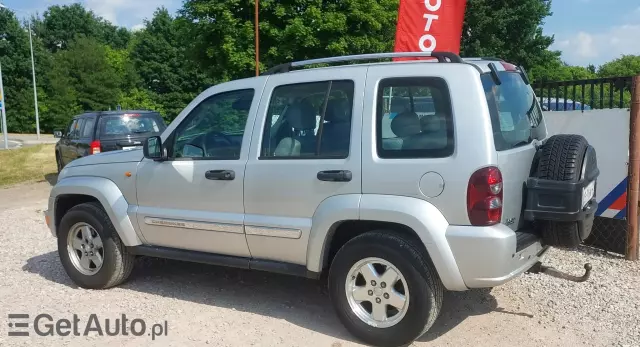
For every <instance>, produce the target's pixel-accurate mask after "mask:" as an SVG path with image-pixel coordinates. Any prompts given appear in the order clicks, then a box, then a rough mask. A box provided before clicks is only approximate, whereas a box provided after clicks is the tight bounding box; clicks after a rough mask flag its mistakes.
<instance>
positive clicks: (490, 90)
mask: <svg viewBox="0 0 640 347" xmlns="http://www.w3.org/2000/svg"><path fill="white" fill-rule="evenodd" d="M498 76H499V77H500V81H501V82H502V83H501V84H500V85H497V84H496V83H495V82H494V80H493V78H492V77H491V75H490V74H488V73H487V74H483V75H482V77H481V79H482V85H483V87H484V93H485V97H486V98H487V103H488V104H489V112H490V114H491V123H492V126H493V139H494V142H495V146H496V150H498V151H504V150H509V149H512V148H516V147H520V146H524V145H527V144H529V143H531V142H532V141H533V139H534V138H537V131H536V130H537V128H538V126H539V125H540V123H541V122H542V110H541V109H540V105H539V104H538V101H537V100H536V97H535V94H534V92H533V89H532V88H531V86H530V85H528V84H526V83H524V80H523V79H522V77H521V76H520V74H519V73H518V72H511V71H499V72H498Z"/></svg>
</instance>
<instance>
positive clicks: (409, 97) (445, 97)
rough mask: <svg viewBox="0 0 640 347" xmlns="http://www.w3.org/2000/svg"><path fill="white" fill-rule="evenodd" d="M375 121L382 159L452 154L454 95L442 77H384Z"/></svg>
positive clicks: (436, 156) (378, 148) (439, 156)
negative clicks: (452, 95) (452, 106)
mask: <svg viewBox="0 0 640 347" xmlns="http://www.w3.org/2000/svg"><path fill="white" fill-rule="evenodd" d="M376 123H377V136H376V137H377V151H378V156H379V157H380V158H442V157H448V156H450V155H451V154H453V148H454V136H453V115H452V110H451V98H450V95H449V89H448V87H447V84H446V82H445V81H444V80H443V79H441V78H424V77H409V78H391V79H385V80H382V81H381V82H380V86H379V88H378V102H377V120H376Z"/></svg>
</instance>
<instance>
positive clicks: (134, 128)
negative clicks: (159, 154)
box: [54, 111, 166, 172]
mask: <svg viewBox="0 0 640 347" xmlns="http://www.w3.org/2000/svg"><path fill="white" fill-rule="evenodd" d="M165 128H166V125H165V123H164V121H163V120H162V117H161V116H160V114H159V113H157V112H153V111H102V112H86V113H83V114H81V115H77V116H75V117H73V120H71V122H70V123H69V126H68V127H67V129H66V130H64V131H55V132H54V137H57V138H60V140H59V141H58V143H57V144H56V162H57V164H58V172H60V170H62V168H63V167H64V166H65V165H67V164H68V163H70V162H71V161H73V160H75V159H77V158H81V157H84V156H87V155H91V154H96V153H100V152H108V151H116V150H121V149H124V150H127V149H134V148H142V143H143V142H144V140H145V139H146V138H147V137H149V136H153V135H159V134H161V133H162V131H164V129H165Z"/></svg>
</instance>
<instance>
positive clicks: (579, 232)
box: [535, 134, 598, 248]
mask: <svg viewBox="0 0 640 347" xmlns="http://www.w3.org/2000/svg"><path fill="white" fill-rule="evenodd" d="M597 170H598V168H597V161H596V152H595V149H594V148H593V147H592V146H590V145H589V143H588V142H587V140H586V139H585V138H584V137H583V136H581V135H565V134H562V135H554V136H551V137H550V138H549V139H548V140H547V141H546V142H545V144H544V145H543V146H542V147H541V148H540V149H539V152H538V160H537V167H536V171H535V177H536V178H539V179H543V180H553V181H565V182H579V181H581V180H583V179H584V178H585V174H587V173H590V172H594V171H595V172H597ZM596 175H597V174H596ZM580 194H582V193H580ZM581 196H582V195H581ZM594 197H595V192H594ZM594 215H595V213H593V212H591V213H590V214H587V215H586V216H585V218H584V219H581V220H578V221H552V220H536V221H535V225H536V229H537V230H538V231H539V232H540V233H541V236H542V239H543V242H544V244H546V245H550V246H555V247H561V248H574V247H577V246H578V245H579V244H580V243H581V242H582V241H584V240H585V239H586V238H587V237H589V234H591V229H592V227H593V219H594Z"/></svg>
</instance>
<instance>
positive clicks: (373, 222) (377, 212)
mask: <svg viewBox="0 0 640 347" xmlns="http://www.w3.org/2000/svg"><path fill="white" fill-rule="evenodd" d="M332 199H333V200H332ZM448 225H449V224H448V222H447V221H446V219H445V218H444V216H443V215H442V213H440V211H439V210H438V209H437V208H436V207H435V206H434V205H433V204H431V203H429V202H427V201H425V200H421V199H416V198H411V197H402V196H388V195H375V194H365V195H357V196H356V195H343V196H337V197H332V198H329V199H327V200H325V201H323V203H322V204H321V205H320V206H319V207H318V209H317V210H316V214H315V215H314V217H313V224H312V230H311V235H310V239H309V246H308V251H307V269H308V270H309V271H311V272H316V273H321V272H322V271H323V270H325V269H326V268H328V267H329V266H330V264H331V259H332V258H333V256H334V255H335V253H336V252H337V250H338V249H339V248H340V247H341V246H342V245H344V243H346V242H347V241H349V240H350V239H352V238H353V237H356V236H358V235H360V234H362V233H364V232H367V231H372V230H380V229H383V230H384V229H386V230H394V231H396V232H398V233H400V234H401V235H405V236H407V237H409V238H415V239H418V240H419V241H420V242H419V243H418V244H420V245H422V246H423V247H424V249H423V251H424V252H426V255H427V256H428V257H429V258H430V260H431V261H432V262H433V264H434V267H435V268H436V270H437V272H438V275H439V276H440V279H441V280H442V283H443V284H444V286H445V288H447V289H449V290H467V287H466V286H465V284H464V281H463V279H462V276H461V274H460V270H459V269H458V266H457V264H456V262H455V259H454V257H453V253H452V252H451V248H450V247H449V243H448V242H447V240H446V237H445V232H446V230H447V227H448Z"/></svg>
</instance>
